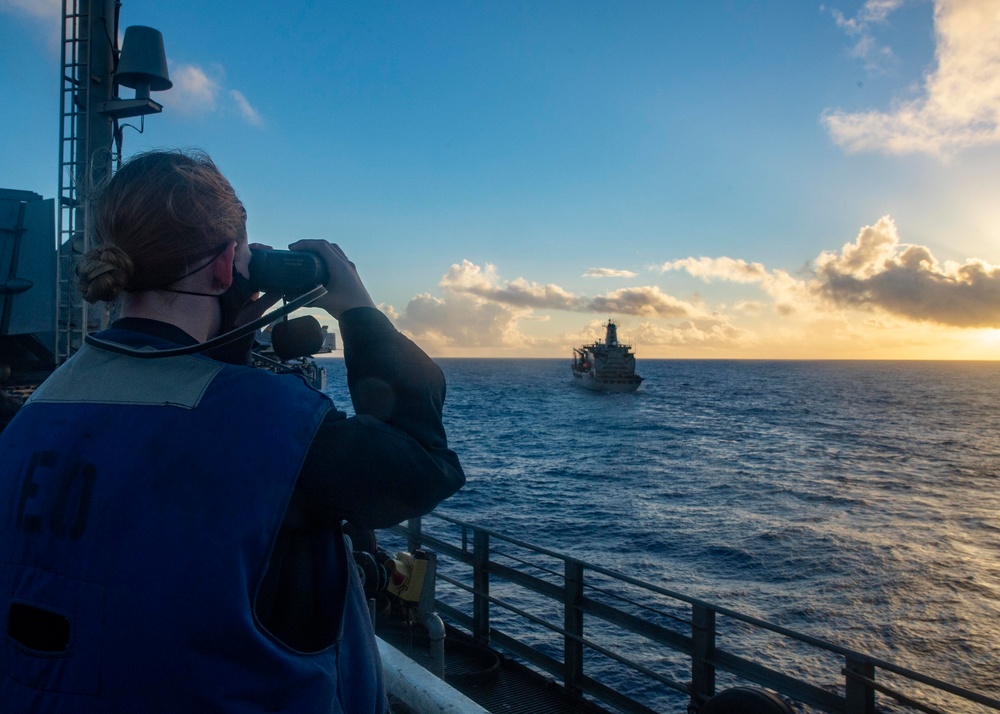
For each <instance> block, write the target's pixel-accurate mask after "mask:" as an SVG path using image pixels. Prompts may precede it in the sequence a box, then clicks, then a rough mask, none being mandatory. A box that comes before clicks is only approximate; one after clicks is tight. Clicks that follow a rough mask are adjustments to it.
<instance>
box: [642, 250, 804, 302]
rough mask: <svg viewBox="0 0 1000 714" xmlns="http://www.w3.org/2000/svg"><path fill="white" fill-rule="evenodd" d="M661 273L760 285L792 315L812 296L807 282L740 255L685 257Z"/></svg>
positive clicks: (666, 266)
mask: <svg viewBox="0 0 1000 714" xmlns="http://www.w3.org/2000/svg"><path fill="white" fill-rule="evenodd" d="M659 270H660V271H661V272H667V271H671V270H678V271H683V272H686V273H688V274H689V275H691V276H692V277H695V278H700V279H701V280H704V281H705V282H712V281H714V280H722V281H726V282H731V283H743V284H757V285H759V286H760V288H761V289H762V290H763V291H764V292H765V293H766V294H768V295H769V296H771V298H772V300H773V303H774V309H775V311H777V312H778V313H779V314H782V315H791V314H794V313H795V312H798V311H799V310H800V309H802V308H803V307H804V306H805V304H806V303H807V302H809V301H810V299H811V296H810V292H809V290H808V287H807V286H806V284H805V283H804V282H803V281H801V280H798V279H796V278H794V277H793V276H792V275H790V274H789V273H788V272H786V271H784V270H768V269H767V268H766V267H764V265H763V264H761V263H749V262H747V261H745V260H741V259H738V258H729V257H726V256H723V257H720V258H706V257H700V258H682V259H680V260H672V261H669V262H666V263H663V264H662V265H660V266H659Z"/></svg>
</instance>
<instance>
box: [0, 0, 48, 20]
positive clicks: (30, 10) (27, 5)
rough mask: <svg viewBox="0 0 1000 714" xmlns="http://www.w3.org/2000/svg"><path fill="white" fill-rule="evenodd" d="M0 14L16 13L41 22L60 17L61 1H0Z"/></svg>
mask: <svg viewBox="0 0 1000 714" xmlns="http://www.w3.org/2000/svg"><path fill="white" fill-rule="evenodd" d="M0 12H18V13H22V14H24V15H31V16H32V17H37V18H39V19H42V20H58V18H60V17H62V0H0Z"/></svg>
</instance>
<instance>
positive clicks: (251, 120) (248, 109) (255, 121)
mask: <svg viewBox="0 0 1000 714" xmlns="http://www.w3.org/2000/svg"><path fill="white" fill-rule="evenodd" d="M229 96H230V97H232V98H233V101H235V102H236V106H237V108H238V109H239V110H240V114H242V115H243V118H244V119H246V121H247V123H248V124H252V125H253V126H263V124H264V120H263V119H261V117H260V113H259V112H258V111H257V110H256V109H254V108H253V105H251V104H250V102H249V101H247V98H246V97H245V96H243V92H241V91H240V90H238V89H230V90H229Z"/></svg>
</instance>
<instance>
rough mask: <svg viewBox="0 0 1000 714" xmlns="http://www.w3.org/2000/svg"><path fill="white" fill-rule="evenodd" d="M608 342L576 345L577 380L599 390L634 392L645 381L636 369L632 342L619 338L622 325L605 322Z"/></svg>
mask: <svg viewBox="0 0 1000 714" xmlns="http://www.w3.org/2000/svg"><path fill="white" fill-rule="evenodd" d="M605 328H606V330H607V331H606V333H605V336H604V342H594V343H593V344H590V345H584V346H583V347H577V348H574V349H573V381H574V382H576V383H577V384H579V385H580V386H581V387H584V388H586V389H590V390H593V391H595V392H634V391H635V390H636V389H638V388H639V385H640V384H642V377H640V376H639V375H637V374H636V373H635V354H634V353H633V352H632V346H631V345H625V344H621V343H619V342H618V326H617V325H615V323H614V322H613V321H612V320H608V322H607V325H605Z"/></svg>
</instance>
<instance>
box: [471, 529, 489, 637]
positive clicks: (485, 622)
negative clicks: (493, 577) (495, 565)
mask: <svg viewBox="0 0 1000 714" xmlns="http://www.w3.org/2000/svg"><path fill="white" fill-rule="evenodd" d="M489 564H490V534H489V533H487V532H486V531H483V530H480V529H478V528H476V529H475V530H473V534H472V588H473V592H474V594H473V596H472V636H473V637H475V638H476V639H477V640H479V641H480V642H482V643H483V644H487V645H488V644H489V642H490V570H489Z"/></svg>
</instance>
